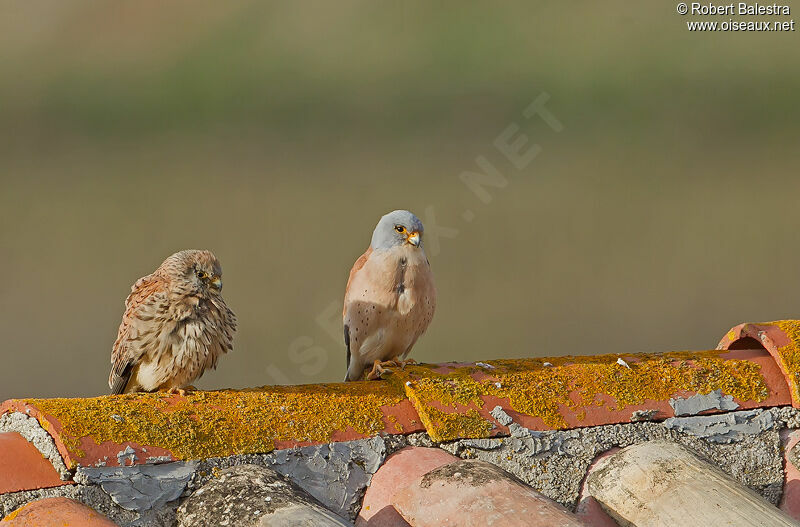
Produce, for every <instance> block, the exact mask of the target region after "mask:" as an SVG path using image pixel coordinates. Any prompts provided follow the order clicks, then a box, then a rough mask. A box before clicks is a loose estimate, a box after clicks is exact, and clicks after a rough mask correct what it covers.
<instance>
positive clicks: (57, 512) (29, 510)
mask: <svg viewBox="0 0 800 527" xmlns="http://www.w3.org/2000/svg"><path fill="white" fill-rule="evenodd" d="M0 523H5V524H6V525H7V526H8V527H118V526H117V524H116V523H114V522H112V521H111V520H109V519H108V518H106V517H105V516H103V515H102V514H100V513H99V512H97V511H95V510H93V509H90V508H89V507H87V506H85V505H83V504H81V503H78V502H77V501H74V500H71V499H68V498H45V499H41V500H37V501H32V502H30V503H28V504H27V505H25V506H24V507H20V508H19V509H17V510H16V511H14V512H12V513H11V514H9V515H8V516H6V517H5V518H4V519H3V521H2V522H0Z"/></svg>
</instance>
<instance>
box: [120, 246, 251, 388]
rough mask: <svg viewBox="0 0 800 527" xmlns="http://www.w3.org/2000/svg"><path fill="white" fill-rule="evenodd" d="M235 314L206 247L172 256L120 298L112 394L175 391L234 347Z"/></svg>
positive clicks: (218, 269)
mask: <svg viewBox="0 0 800 527" xmlns="http://www.w3.org/2000/svg"><path fill="white" fill-rule="evenodd" d="M235 331H236V315H234V314H233V312H232V311H231V310H230V309H228V306H226V305H225V301H224V300H223V299H222V267H221V266H220V263H219V261H218V260H217V258H216V257H215V256H214V255H213V254H212V253H211V252H210V251H196V250H188V251H181V252H178V253H175V254H173V255H172V256H170V257H169V258H167V259H166V260H164V262H163V263H162V264H161V265H160V266H159V268H158V269H156V270H155V271H154V272H153V274H150V275H147V276H145V277H142V278H140V279H139V280H137V281H136V283H135V284H134V285H133V287H131V294H130V295H128V298H127V299H126V300H125V314H123V315H122V323H121V324H120V326H119V333H118V334H117V340H116V342H114V348H113V351H112V352H111V374H110V375H109V377H108V386H109V387H110V388H111V393H129V392H137V391H145V392H151V391H156V390H169V391H175V390H180V389H183V388H185V387H186V386H188V385H189V384H190V383H192V382H193V381H194V380H196V379H198V378H199V377H200V376H201V375H203V372H205V371H206V370H207V369H209V368H216V366H217V359H219V357H220V356H221V355H223V354H224V353H227V352H228V351H230V350H232V349H233V334H234V333H235Z"/></svg>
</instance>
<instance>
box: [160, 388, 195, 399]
mask: <svg viewBox="0 0 800 527" xmlns="http://www.w3.org/2000/svg"><path fill="white" fill-rule="evenodd" d="M196 391H197V388H195V387H194V386H191V385H190V386H185V387H183V388H170V389H169V390H167V393H172V394H178V395H180V396H181V397H186V394H189V393H192V392H196Z"/></svg>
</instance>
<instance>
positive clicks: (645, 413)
mask: <svg viewBox="0 0 800 527" xmlns="http://www.w3.org/2000/svg"><path fill="white" fill-rule="evenodd" d="M656 415H658V410H636V411H635V412H633V413H631V422H632V423H639V422H642V421H652V420H653V419H655V417H656Z"/></svg>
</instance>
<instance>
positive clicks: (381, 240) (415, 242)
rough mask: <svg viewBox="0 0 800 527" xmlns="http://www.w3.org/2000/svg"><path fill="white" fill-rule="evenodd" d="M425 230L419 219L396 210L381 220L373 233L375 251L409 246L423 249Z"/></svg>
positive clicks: (406, 212)
mask: <svg viewBox="0 0 800 527" xmlns="http://www.w3.org/2000/svg"><path fill="white" fill-rule="evenodd" d="M424 231H425V228H424V227H423V226H422V222H421V221H420V219H419V218H417V217H416V216H414V214H413V213H411V212H409V211H407V210H395V211H392V212H390V213H389V214H387V215H385V216H384V217H382V218H381V221H379V222H378V225H377V226H376V227H375V231H374V232H373V233H372V243H371V244H370V245H371V246H372V248H373V249H389V248H391V247H399V246H403V245H409V246H412V247H419V248H422V234H423V233H424Z"/></svg>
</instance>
